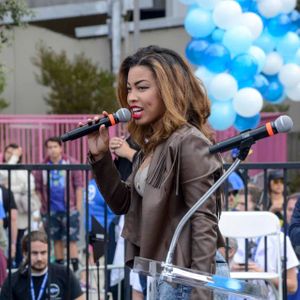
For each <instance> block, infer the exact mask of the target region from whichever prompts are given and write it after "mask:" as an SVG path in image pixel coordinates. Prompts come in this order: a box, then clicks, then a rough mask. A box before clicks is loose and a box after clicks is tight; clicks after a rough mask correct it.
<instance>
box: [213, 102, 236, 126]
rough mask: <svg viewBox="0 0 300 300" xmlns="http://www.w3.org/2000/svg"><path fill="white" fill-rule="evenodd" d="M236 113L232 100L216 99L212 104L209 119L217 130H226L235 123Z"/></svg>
mask: <svg viewBox="0 0 300 300" xmlns="http://www.w3.org/2000/svg"><path fill="white" fill-rule="evenodd" d="M235 117H236V113H235V111H234V109H233V107H232V101H216V102H213V104H212V106H211V115H210V117H209V118H208V121H209V123H210V125H211V126H212V128H213V129H215V130H226V129H228V128H229V127H230V126H232V125H233V123H234V120H235Z"/></svg>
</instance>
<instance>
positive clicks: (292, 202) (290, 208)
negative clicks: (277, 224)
mask: <svg viewBox="0 0 300 300" xmlns="http://www.w3.org/2000/svg"><path fill="white" fill-rule="evenodd" d="M298 199H300V193H294V194H291V195H289V196H288V197H287V203H286V224H287V232H288V231H289V226H290V224H291V221H292V216H293V212H294V209H295V207H296V203H297V201H298Z"/></svg>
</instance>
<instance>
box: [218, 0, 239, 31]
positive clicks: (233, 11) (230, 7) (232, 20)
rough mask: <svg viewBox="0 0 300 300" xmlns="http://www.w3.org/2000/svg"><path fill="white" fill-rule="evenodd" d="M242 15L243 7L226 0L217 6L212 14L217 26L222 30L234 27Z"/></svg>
mask: <svg viewBox="0 0 300 300" xmlns="http://www.w3.org/2000/svg"><path fill="white" fill-rule="evenodd" d="M241 14H242V8H241V6H240V5H239V4H238V3H237V2H235V1H231V0H224V1H221V2H219V3H217V5H216V6H215V8H214V10H213V14H212V18H213V21H214V22H215V24H216V25H217V26H218V27H220V28H222V29H230V28H232V27H234V26H235V25H236V24H237V22H238V20H239V17H240V16H241Z"/></svg>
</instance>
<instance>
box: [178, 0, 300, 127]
mask: <svg viewBox="0 0 300 300" xmlns="http://www.w3.org/2000/svg"><path fill="white" fill-rule="evenodd" d="M180 1H181V2H182V3H184V4H186V5H189V7H188V12H187V15H186V18H185V21H184V27H185V29H186V31H187V33H188V34H189V35H190V36H191V40H190V42H189V43H188V44H187V46H186V56H187V58H188V60H189V61H190V62H191V63H192V64H194V65H196V66H198V68H197V70H196V72H195V74H196V76H197V77H198V78H200V79H201V80H202V81H203V83H204V84H205V86H206V88H207V90H208V94H209V97H210V99H211V101H212V107H211V116H210V118H209V122H210V124H211V126H212V127H213V128H214V129H215V130H226V129H227V128H229V127H231V126H234V127H235V128H236V129H237V130H239V131H242V130H245V129H248V128H254V127H256V126H257V125H258V123H259V121H260V111H261V109H262V107H263V99H265V100H266V101H268V102H271V103H273V104H278V103H281V102H282V101H284V99H285V98H286V97H288V98H290V99H291V100H294V101H300V38H299V27H300V14H299V12H298V11H297V10H295V7H296V0H180Z"/></svg>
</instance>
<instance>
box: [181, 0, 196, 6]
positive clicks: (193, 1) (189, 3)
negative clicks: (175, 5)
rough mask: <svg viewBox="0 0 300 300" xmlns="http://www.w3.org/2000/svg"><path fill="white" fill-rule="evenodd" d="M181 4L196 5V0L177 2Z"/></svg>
mask: <svg viewBox="0 0 300 300" xmlns="http://www.w3.org/2000/svg"><path fill="white" fill-rule="evenodd" d="M179 1H180V2H181V3H182V4H185V5H191V4H194V3H196V0H179Z"/></svg>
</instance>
